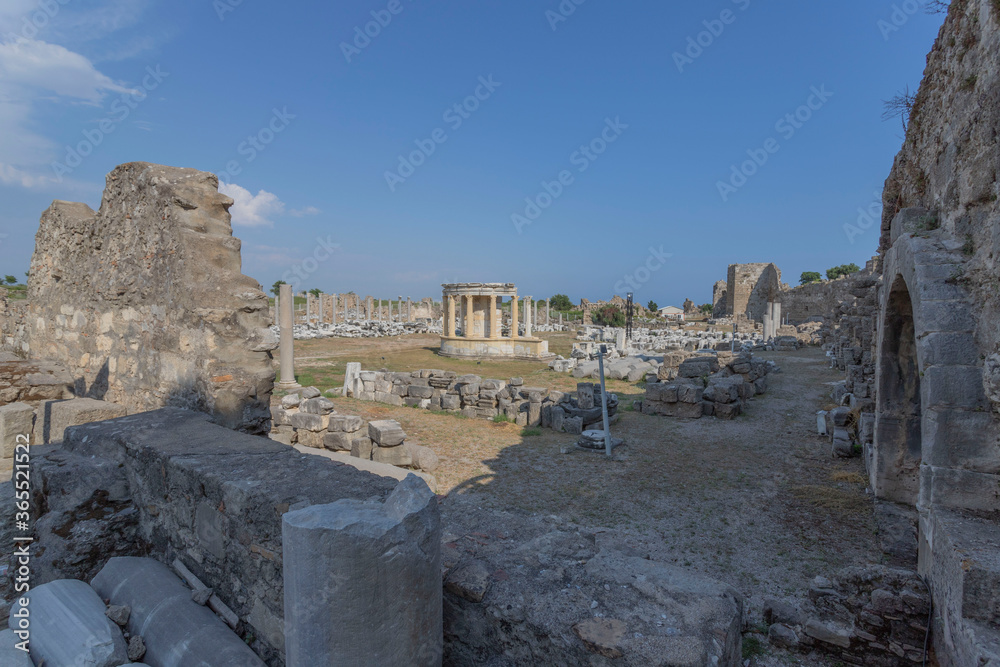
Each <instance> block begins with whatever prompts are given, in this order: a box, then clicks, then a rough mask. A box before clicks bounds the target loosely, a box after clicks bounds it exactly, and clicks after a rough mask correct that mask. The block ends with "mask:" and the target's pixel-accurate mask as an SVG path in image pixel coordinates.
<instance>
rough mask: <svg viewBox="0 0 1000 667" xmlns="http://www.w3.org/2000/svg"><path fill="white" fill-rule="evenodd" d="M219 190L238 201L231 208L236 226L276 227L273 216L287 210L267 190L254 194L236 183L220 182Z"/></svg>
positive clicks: (230, 211)
mask: <svg viewBox="0 0 1000 667" xmlns="http://www.w3.org/2000/svg"><path fill="white" fill-rule="evenodd" d="M219 192H221V193H222V194H224V195H227V196H229V197H232V199H233V201H234V202H236V203H235V204H233V207H232V208H230V209H229V213H230V214H231V215H232V216H233V226H236V227H274V221H273V220H272V218H273V217H275V216H278V215H281V214H283V213H284V212H285V204H284V203H283V202H282V201H281V200H280V199H278V196H277V195H275V194H272V193H270V192H267V191H266V190H261V191H260V192H258V193H257V194H256V195H254V194H251V193H250V191H249V190H247V189H246V188H243V187H240V186H239V185H236V184H235V183H221V182H220V183H219Z"/></svg>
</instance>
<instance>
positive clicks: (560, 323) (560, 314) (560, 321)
mask: <svg viewBox="0 0 1000 667" xmlns="http://www.w3.org/2000/svg"><path fill="white" fill-rule="evenodd" d="M562 316H563V314H562V313H559V326H562Z"/></svg>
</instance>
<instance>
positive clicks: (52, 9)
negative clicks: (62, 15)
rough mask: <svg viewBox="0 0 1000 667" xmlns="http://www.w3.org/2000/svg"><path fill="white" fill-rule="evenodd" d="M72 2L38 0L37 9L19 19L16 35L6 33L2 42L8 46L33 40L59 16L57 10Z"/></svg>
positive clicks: (68, 0) (69, 0)
mask: <svg viewBox="0 0 1000 667" xmlns="http://www.w3.org/2000/svg"><path fill="white" fill-rule="evenodd" d="M72 1H73V0H39V1H38V9H37V10H35V11H33V12H31V13H30V14H29V15H27V16H25V17H23V18H22V19H21V31H20V32H19V33H17V34H16V35H15V34H14V33H7V35H5V36H4V40H5V41H6V42H7V43H8V44H9V43H11V42H15V41H19V40H21V39H34V38H35V37H37V36H38V33H39V32H40V31H41V30H44V29H45V28H46V27H47V26H48V25H49V23H51V22H52V19H54V18H55V17H56V15H58V14H59V10H61V9H62V8H63V7H65V6H66V5H68V4H69V3H71V2H72Z"/></svg>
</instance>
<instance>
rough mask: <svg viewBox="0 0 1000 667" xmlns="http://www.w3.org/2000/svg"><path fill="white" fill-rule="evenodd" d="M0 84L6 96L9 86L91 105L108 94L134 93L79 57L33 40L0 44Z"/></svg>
mask: <svg viewBox="0 0 1000 667" xmlns="http://www.w3.org/2000/svg"><path fill="white" fill-rule="evenodd" d="M0 82H2V85H0V91H2V92H6V93H9V92H10V90H9V88H10V87H12V86H20V87H24V88H40V89H42V90H48V91H51V92H53V93H55V94H56V95H61V96H64V97H71V98H75V99H78V100H84V101H85V102H88V103H90V104H95V105H96V104H98V103H99V102H100V101H101V99H102V98H103V97H104V95H105V94H106V93H108V92H116V93H131V92H134V91H133V90H132V89H131V88H126V87H125V86H123V85H121V84H119V83H116V82H114V81H112V80H111V79H110V78H108V77H107V76H105V75H104V74H101V73H100V72H98V71H97V69H96V68H95V67H94V65H93V63H91V62H90V61H89V60H88V59H87V58H85V57H83V56H81V55H80V54H79V53H73V52H72V51H70V50H69V49H66V48H64V47H62V46H59V45H57V44H49V43H47V42H40V41H38V40H33V39H19V40H17V41H14V42H8V43H0Z"/></svg>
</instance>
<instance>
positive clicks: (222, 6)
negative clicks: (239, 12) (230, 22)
mask: <svg viewBox="0 0 1000 667" xmlns="http://www.w3.org/2000/svg"><path fill="white" fill-rule="evenodd" d="M242 4H243V0H212V9H214V10H215V14H216V16H218V17H219V20H220V21H225V20H226V14H229V13H232V12H235V11H236V8H237V7H239V6H240V5H242Z"/></svg>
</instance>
